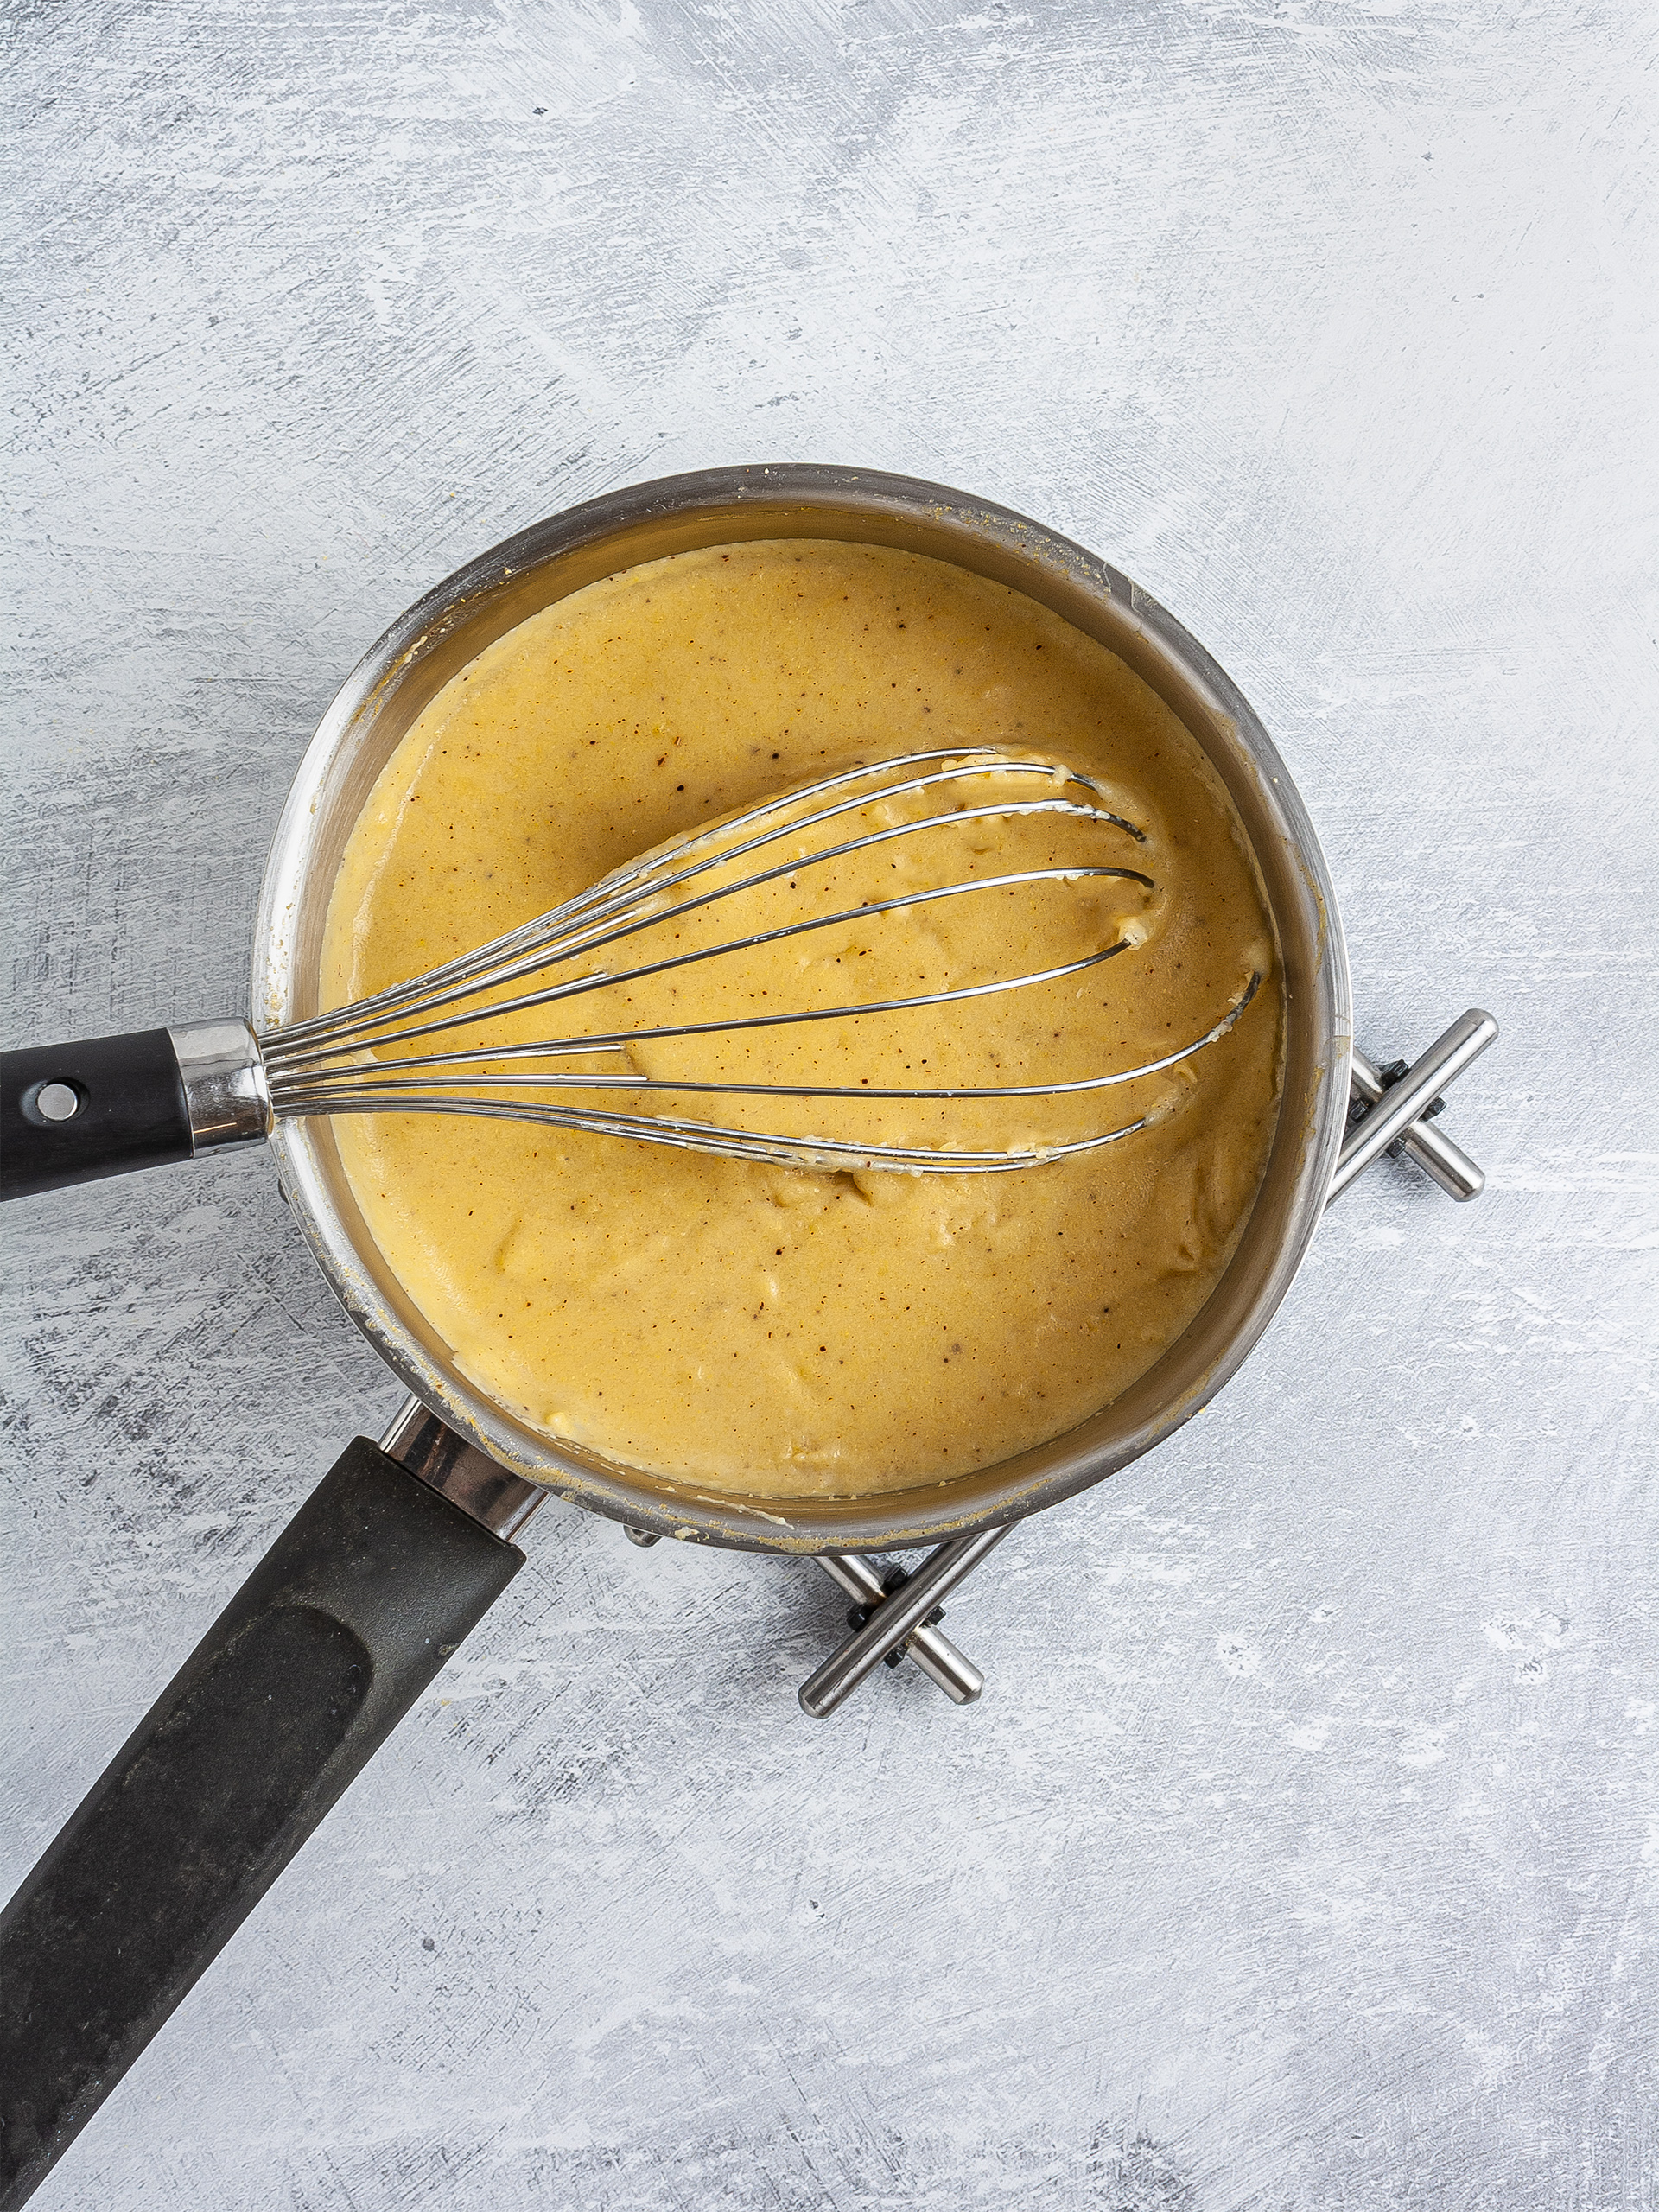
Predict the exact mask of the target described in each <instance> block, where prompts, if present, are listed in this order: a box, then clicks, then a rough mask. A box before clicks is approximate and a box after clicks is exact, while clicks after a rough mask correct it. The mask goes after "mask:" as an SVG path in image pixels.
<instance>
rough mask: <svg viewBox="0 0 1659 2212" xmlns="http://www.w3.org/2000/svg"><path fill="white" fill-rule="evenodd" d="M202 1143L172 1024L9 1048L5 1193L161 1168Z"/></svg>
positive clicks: (4, 1067) (2, 1103)
mask: <svg viewBox="0 0 1659 2212" xmlns="http://www.w3.org/2000/svg"><path fill="white" fill-rule="evenodd" d="M194 1150H195V1142H194V1138H193V1137H192V1135H191V1133H190V1109H189V1107H188V1103H187V1102H186V1099H185V1091H184V1077H183V1076H182V1074H181V1072H180V1069H179V1058H178V1054H177V1053H176V1052H175V1050H174V1048H173V1039H172V1038H171V1036H169V1034H168V1032H167V1031H166V1030H165V1029H134V1030H131V1031H130V1032H129V1033H128V1034H127V1035H125V1036H124V1037H89V1038H84V1039H81V1040H80V1042H79V1043H78V1044H72V1045H33V1046H29V1047H28V1048H27V1049H26V1050H25V1051H22V1052H0V1198H32V1197H33V1196H34V1195H35V1192H37V1191H57V1190H61V1189H62V1188H63V1187H64V1186H65V1185H67V1184H69V1183H92V1182H96V1181H97V1180H98V1179H99V1176H101V1175H123V1174H124V1173H126V1172H127V1170H128V1169H129V1168H131V1167H159V1166H161V1165H162V1163H163V1162H164V1161H166V1160H188V1159H189V1158H190V1156H191V1154H193V1153H194Z"/></svg>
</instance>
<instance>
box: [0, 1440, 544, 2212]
mask: <svg viewBox="0 0 1659 2212" xmlns="http://www.w3.org/2000/svg"><path fill="white" fill-rule="evenodd" d="M523 1565H524V1554H523V1553H522V1552H520V1551H518V1550H517V1549H516V1548H514V1547H513V1546H512V1544H509V1543H505V1542H503V1541H502V1540H501V1539H500V1538H499V1537H498V1536H495V1535H492V1534H491V1533H490V1531H489V1530H488V1529H485V1528H483V1527H481V1526H480V1523H479V1522H476V1521H474V1520H473V1519H472V1518H471V1517H470V1516H468V1515H467V1513H465V1512H463V1511H462V1510H461V1508H460V1507H459V1506H456V1505H453V1504H451V1503H449V1502H448V1500H447V1499H446V1498H444V1497H442V1496H441V1495H440V1494H439V1493H438V1492H437V1491H435V1490H433V1489H431V1488H429V1486H428V1484H425V1483H424V1482H423V1481H421V1480H420V1479H419V1478H416V1476H414V1475H411V1474H409V1473H407V1472H405V1471H404V1469H403V1468H402V1467H400V1466H399V1465H397V1462H396V1461H395V1460H393V1459H389V1458H388V1457H387V1456H386V1454H385V1452H382V1451H380V1450H379V1449H378V1446H375V1445H372V1444H371V1443H369V1442H368V1441H367V1440H366V1439H365V1438H362V1437H359V1438H358V1439H357V1440H356V1441H355V1442H354V1443H353V1444H352V1445H351V1446H349V1447H348V1448H347V1450H346V1452H345V1453H344V1454H343V1455H342V1457H341V1458H340V1460H339V1461H338V1462H337V1463H336V1465H334V1468H333V1469H332V1471H330V1472H329V1474H328V1475H327V1477H326V1478H324V1480H323V1481H322V1483H321V1484H320V1485H319V1487H318V1488H317V1490H316V1491H315V1492H314V1493H313V1495H312V1496H311V1497H309V1498H308V1500H307V1502H306V1503H305V1504H304V1505H302V1507H301V1508H300V1510H299V1512H298V1513H297V1514H296V1516H295V1517H294V1519H293V1520H292V1521H291V1522H289V1525H288V1527H287V1528H286V1529H284V1530H283V1534H282V1535H281V1536H279V1537H278V1539H277V1542H276V1543H275V1545H274V1546H273V1547H272V1548H271V1549H270V1552H269V1553H268V1554H266V1556H265V1557H264V1560H262V1561H261V1562H260V1564H259V1565H258V1567H256V1568H255V1570H254V1572H253V1573H252V1574H251V1576H250V1577H249V1579H248V1580H247V1581H246V1583H245V1585H244V1586H243V1587H242V1589H241V1590H240V1591H239V1592H238V1594H237V1596H236V1597H235V1598H234V1599H232V1601H231V1603H230V1605H227V1606H226V1609H225V1611H223V1612H222V1613H221V1614H220V1615H219V1618H218V1619H217V1620H216V1621H215V1622H214V1623H213V1626H212V1627H211V1628H210V1629H209V1630H208V1631H207V1635H206V1636H205V1637H203V1638H202V1640H201V1642H200V1643H199V1644H198V1645H197V1646H196V1648H195V1649H194V1651H193V1652H192V1653H191V1655H190V1656H189V1657H188V1659H187V1660H186V1661H185V1662H184V1665H183V1666H182V1667H181V1669H179V1672H178V1673H177V1675H175V1677H174V1679H173V1681H171V1683H170V1684H169V1685H168V1688H167V1689H166V1690H165V1691H164V1692H163V1693H162V1696H161V1697H160V1698H159V1699H158V1700H157V1701H156V1704H155V1705H154V1706H153V1707H151V1709H150V1711H149V1713H147V1714H146V1715H145V1717H144V1719H143V1720H142V1721H141V1722H140V1724H139V1726H138V1727H137V1730H136V1731H135V1732H134V1733H133V1734H132V1736H131V1737H130V1738H129V1739H128V1741H127V1743H126V1744H125V1745H124V1746H123V1747H122V1749H121V1751H120V1752H119V1753H118V1756H117V1758H115V1760H114V1762H113V1763H112V1764H111V1766H110V1767H109V1768H108V1769H107V1770H106V1771H105V1774H104V1775H103V1776H102V1777H101V1778H100V1779H99V1781H98V1782H97V1783H95V1784H94V1786H93V1788H92V1791H91V1793H90V1795H89V1796H87V1797H86V1800H85V1802H83V1803H82V1804H81V1806H80V1807H79V1809H78V1811H76V1813H75V1814H74V1815H73V1817H72V1818H71V1820H70V1821H69V1822H68V1825H67V1827H65V1828H64V1830H63V1832H62V1834H60V1835H59V1837H58V1838H57V1840H56V1841H55V1842H54V1843H53V1844H52V1846H51V1847H50V1848H49V1849H48V1852H47V1853H46V1855H45V1857H44V1858H43V1859H41V1861H40V1864H39V1865H38V1866H36V1867H35V1870H34V1872H33V1873H31V1874H30V1875H29V1877H28V1878H27V1879H26V1880H25V1882H24V1883H23V1885H22V1888H21V1889H20V1890H19V1891H18V1892H17V1894H16V1896H15V1897H13V1898H12V1900H11V1902H10V1904H8V1905H7V1907H6V1908H5V1910H4V1912H3V1913H0V2212H13V2208H14V2207H16V2206H18V2205H21V2204H22V2203H23V2202H25V2201H26V2199H27V2198H28V2197H29V2196H30V2195H31V2194H32V2193H33V2191H34V2190H35V2187H36V2186H37V2185H38V2183H40V2182H41V2179H42V2177H44V2176H45V2174H46V2173H47V2172H48V2170H49V2168H50V2167H51V2166H52V2165H53V2164H54V2162H55V2160H56V2159H57V2158H58V2157H59V2155H60V2153H61V2152H62V2151H63V2150H64V2149H65V2148H66V2147H67V2145H68V2144H69V2143H70V2142H71V2141H73V2138H74V2136H75V2135H76V2133H78V2132H79V2129H80V2128H81V2126H83V2125H84V2124H85V2123H86V2120H88V2119H89V2118H90V2116H91V2115H92V2113H93V2112H95V2111H96V2109H97V2108H98V2107H99V2104H100V2103H101V2102H102V2101H103V2100H104V2098H105V2096H106V2095H107V2094H109V2092H110V2090H111V2088H113V2087H114V2085H115V2084H116V2082H118V2081H119V2080H120V2078H121V2076H122V2075H123V2074H124V2072H125V2071H126V2069H127V2068H128V2067H129V2066H130V2065H131V2063H132V2062H133V2060H134V2059H135V2058H136V2057H137V2056H138V2054H139V2052H140V2051H142V2050H143V2048H144V2046H145V2044H147V2043H148V2042H149V2039H150V2037H152V2036H153V2035H154V2034H155V2033H156V2030H157V2029H158V2028H159V2027H160V2026H161V2025H162V2023H163V2021H165V2020H166V2019H167V2018H168V2014H169V2013H171V2012H172V2011H173V2010H174V2008H175V2005H178V2003H179V2002H180V2000H181V1999H182V1998H183V1997H184V1995H185V1993H187V1992H188V1990H189V1989H190V1988H191V1986H193V1984H194V1982H195V1981H196V1980H197V1978H198V1977H199V1976H200V1974H201V1973H202V1972H203V1970H204V1969H205V1968H206V1967H207V1966H208V1965H210V1964H211V1962H212V1961H213V1959H214V1958H215V1957H216V1956H217V1955H218V1953H219V1951H220V1950H221V1949H222V1948H223V1947H224V1945H225V1944H226V1942H228V1940H229V1938H230V1937H231V1936H232V1934H233V1933H234V1932H235V1930H236V1929H238V1927H239V1926H240V1925H241V1923H242V1922H243V1921H244V1920H245V1918H246V1917H247V1916H248V1914H249V1913H250V1912H251V1910H253V1907H254V1906H255V1905H256V1904H257V1903H258V1901H259V1899H260V1898H261V1897H263V1896H264V1893H265V1891H267V1890H268V1889H269V1888H270V1885H271V1884H272V1882H274V1881H275V1880H276V1878H277V1875H278V1874H280V1873H281V1872H282V1870H283V1867H284V1866H287V1864H288V1862H289V1859H291V1858H292V1857H293V1856H294V1854H295V1853H296V1851H297V1850H298V1849H299V1847H300V1846H301V1845H302V1843H303V1842H304V1841H305V1840H306V1838H307V1837H308V1835H309V1834H311V1832H312V1830H313V1829H314V1828H315V1827H316V1826H317V1825H318V1823H319V1822H320V1821H321V1819H322V1817H323V1815H325V1814H326V1813H327V1810H328V1808H329V1807H330V1806H331V1805H333V1804H334V1802H335V1800H336V1799H337V1798H338V1797H339V1796H340V1794H341V1792H342V1791H343V1790H344V1789H346V1785H347V1783H350V1782H351V1781H352V1780H353V1777H355V1776H356V1775H357V1774H358V1773H359V1771H360V1770H361V1769H362V1768H363V1766H364V1765H365V1764H366V1763H367V1761H368V1759H369V1758H370V1757H371V1756H372V1753H373V1752H374V1751H376V1750H377V1749H378V1747H379V1745H380V1744H381V1743H382V1742H383V1741H384V1739H385V1737H386V1735H387V1734H388V1733H389V1732H390V1731H391V1729H392V1727H393V1726H395V1725H396V1724H397V1721H398V1720H400V1719H402V1718H403V1716H404V1713H407V1712H408V1710H409V1709H410V1706H412V1705H413V1704H414V1702H415V1700H416V1699H417V1698H418V1697H419V1696H420V1695H421V1694H422V1692H423V1690H424V1689H425V1688H427V1687H428V1685H429V1683H430V1682H431V1681H432V1680H433V1677H434V1676H435V1675H436V1674H437V1672H438V1670H439V1669H440V1668H441V1667H442V1665H443V1663H444V1662H445V1661H446V1660H447V1659H448V1657H449V1656H450V1654H451V1653H452V1652H453V1651H454V1649H455V1648H456V1646H457V1645H458V1644H459V1643H461V1641H462V1639H463V1638H464V1637H466V1636H467V1633H468V1631H469V1630H471V1629H472V1628H474V1626H475V1625H476V1624H477V1623H478V1621H479V1620H480V1618H482V1616H483V1614H484V1613H485V1611H486V1609H487V1608H488V1607H489V1605H491V1604H492V1603H493V1600H494V1599H496V1598H497V1597H499V1594H500V1593H501V1592H502V1591H503V1590H504V1589H505V1587H506V1586H507V1584H508V1583H509V1582H510V1581H511V1580H512V1578H513V1576H514V1575H515V1574H516V1573H518V1569H519V1568H520V1567H522V1566H523Z"/></svg>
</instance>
